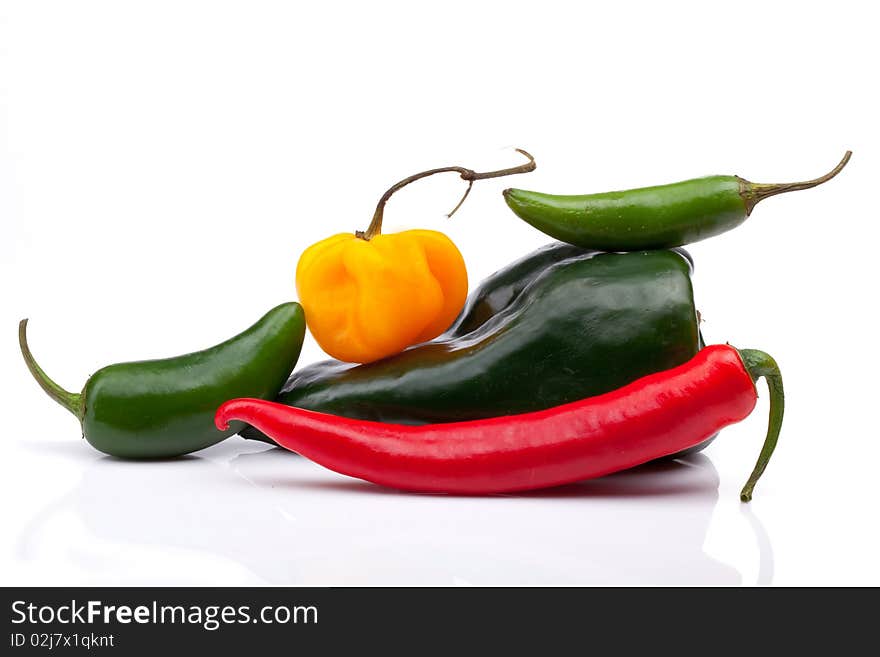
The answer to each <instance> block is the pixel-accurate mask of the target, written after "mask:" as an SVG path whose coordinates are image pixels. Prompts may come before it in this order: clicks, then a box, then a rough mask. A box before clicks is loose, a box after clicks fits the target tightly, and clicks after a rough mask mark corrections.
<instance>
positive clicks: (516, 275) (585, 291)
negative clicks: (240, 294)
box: [242, 243, 701, 440]
mask: <svg viewBox="0 0 880 657" xmlns="http://www.w3.org/2000/svg"><path fill="white" fill-rule="evenodd" d="M690 273H691V269H690V263H689V262H688V260H687V259H686V258H685V257H683V252H681V253H676V252H673V251H652V252H641V253H627V254H616V253H596V252H593V251H585V250H583V249H580V248H578V247H572V246H569V245H566V244H559V243H557V244H554V245H551V246H549V247H546V248H544V249H540V250H538V251H537V252H535V253H533V254H531V255H530V256H528V257H526V258H524V259H522V260H520V261H518V262H516V263H514V264H512V265H510V266H509V267H507V268H506V269H503V270H501V271H499V272H497V273H496V274H493V275H492V276H491V277H489V279H487V280H486V281H485V282H484V283H483V284H482V285H481V286H480V287H479V288H478V289H477V290H476V291H474V292H473V293H472V294H471V296H470V298H469V301H468V303H467V304H466V306H465V309H464V311H463V312H462V314H461V316H460V317H459V319H458V320H457V321H456V322H455V323H454V325H453V326H452V328H450V329H449V331H447V332H446V333H445V334H443V335H442V336H440V337H438V338H436V339H435V340H433V341H431V342H427V343H423V344H421V345H415V346H413V347H410V348H409V349H406V350H405V351H403V352H401V353H399V354H397V355H395V356H391V357H389V358H385V359H383V360H380V361H376V362H373V363H368V364H365V365H352V364H349V363H341V362H339V361H333V360H331V361H325V362H321V363H317V364H314V365H311V366H308V367H305V368H303V369H301V370H299V371H297V372H295V373H294V374H293V376H292V377H291V378H290V380H289V381H288V383H287V385H286V386H285V387H284V390H283V391H282V392H281V394H280V395H279V396H278V397H277V401H280V402H282V403H284V404H288V405H290V406H297V407H300V408H305V409H311V410H315V411H322V412H325V413H332V414H336V415H341V416H345V417H350V418H356V419H365V420H377V421H383V422H395V423H402V424H424V423H430V422H453V421H460V420H471V419H480V418H487V417H492V416H498V415H511V414H516V413H525V412H528V411H534V410H540V409H545V408H550V407H552V406H557V405H559V404H563V403H566V402H569V401H574V400H576V399H582V398H585V397H590V396H593V395H597V394H600V393H603V392H608V391H610V390H614V389H616V388H619V387H621V386H623V385H625V384H627V383H630V382H632V381H634V380H635V379H637V378H639V377H641V376H644V375H646V374H649V373H653V372H657V371H660V370H665V369H669V368H671V367H675V366H676V365H680V364H682V363H684V362H686V361H687V360H688V359H690V358H691V357H692V356H694V354H696V352H697V351H698V350H699V348H700V346H701V343H700V334H699V328H698V321H697V313H696V309H695V306H694V298H693V289H692V287H691V279H690ZM242 435H243V436H244V437H246V438H256V439H261V440H265V437H264V436H263V435H262V434H261V433H260V432H258V431H256V430H255V429H253V428H250V427H249V428H248V429H246V430H245V431H244V432H243V433H242Z"/></svg>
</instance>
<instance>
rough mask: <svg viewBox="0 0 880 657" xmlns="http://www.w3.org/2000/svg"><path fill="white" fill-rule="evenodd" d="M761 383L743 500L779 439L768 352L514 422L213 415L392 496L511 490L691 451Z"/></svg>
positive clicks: (284, 412)
mask: <svg viewBox="0 0 880 657" xmlns="http://www.w3.org/2000/svg"><path fill="white" fill-rule="evenodd" d="M758 376H766V377H767V380H768V385H769V387H770V392H771V402H770V405H771V420H770V423H769V427H768V431H767V438H766V440H765V444H764V448H763V450H762V452H761V456H760V458H759V459H758V463H757V465H756V466H755V470H754V472H753V473H752V476H751V477H750V478H749V482H748V483H747V484H746V486H745V488H743V491H742V493H741V499H742V500H743V501H748V500H750V499H751V496H752V490H753V488H754V485H755V483H756V482H757V480H758V478H759V477H760V476H761V474H762V473H763V471H764V468H765V467H766V465H767V462H768V461H769V459H770V456H771V454H772V453H773V450H774V449H775V446H776V442H777V439H778V436H779V430H780V428H781V425H782V413H783V404H784V396H783V390H782V378H781V375H780V374H779V369H778V367H777V366H776V363H775V362H774V361H773V359H772V358H770V356H768V355H767V354H765V353H763V352H758V351H754V350H745V351H743V353H742V355H741V354H740V352H738V351H737V350H736V349H734V348H733V347H730V346H727V345H713V346H711V347H706V348H705V349H703V350H702V351H701V352H700V353H699V354H697V355H696V356H694V357H693V358H692V359H691V360H689V361H688V362H687V363H684V364H682V365H680V366H678V367H675V368H672V369H670V370H668V371H664V372H657V373H654V374H650V375H648V376H645V377H643V378H640V379H638V380H636V381H634V382H632V383H630V384H628V385H626V386H624V387H622V388H620V389H617V390H614V391H611V392H608V393H605V394H603V395H599V396H596V397H592V398H588V399H584V400H579V401H575V402H571V403H569V404H564V405H562V406H557V407H554V408H550V409H546V410H543V411H536V412H532V413H525V414H522V415H511V416H506V417H493V418H488V419H484V420H471V421H467V422H456V423H452V424H428V425H421V426H410V425H400V424H384V423H379V422H370V421H365V420H352V419H349V418H343V417H338V416H333V415H327V414H324V413H315V412H313V411H307V410H303V409H299V408H291V407H289V406H284V405H281V404H277V403H273V402H267V401H261V400H254V399H238V400H232V401H229V402H226V403H225V404H223V406H221V407H220V408H219V409H218V411H217V416H216V422H217V426H218V428H221V429H222V428H225V427H226V426H227V423H228V422H229V421H230V420H231V419H238V420H244V421H245V422H248V423H249V424H252V425H254V426H256V427H259V428H260V429H261V430H263V431H264V432H266V433H267V434H268V435H270V436H272V437H273V438H274V439H275V440H276V441H277V442H278V443H279V444H280V445H282V446H283V447H286V448H287V449H290V450H294V451H296V452H297V453H299V454H302V455H303V456H305V457H307V458H309V459H311V460H312V461H315V462H316V463H318V464H320V465H323V466H324V467H326V468H329V469H331V470H334V471H336V472H339V473H341V474H344V475H348V476H351V477H357V478H360V479H365V480H366V481H371V482H373V483H376V484H380V485H382V486H388V487H390V488H396V489H399V490H405V491H417V492H432V493H453V494H471V495H473V494H475V495H481V494H491V493H510V492H516V491H526V490H534V489H540V488H547V487H550V486H559V485H562V484H569V483H574V482H576V481H581V480H584V479H590V478H593V477H600V476H602V475H606V474H609V473H611V472H617V471H619V470H624V469H626V468H631V467H633V466H636V465H639V464H641V463H646V462H647V461H650V460H653V459H657V458H659V457H662V456H664V455H667V454H671V453H674V452H678V451H681V450H685V449H687V448H689V447H692V446H694V445H697V444H699V443H701V442H703V441H704V440H706V439H707V438H708V437H709V436H711V435H712V434H714V433H716V432H717V431H719V430H720V429H722V428H723V427H725V426H727V425H730V424H733V423H735V422H739V421H740V420H742V419H744V418H745V417H747V416H748V415H749V414H750V413H751V412H752V409H753V408H754V407H755V403H756V400H757V392H756V390H755V383H754V381H755V379H756V378H757V377H758Z"/></svg>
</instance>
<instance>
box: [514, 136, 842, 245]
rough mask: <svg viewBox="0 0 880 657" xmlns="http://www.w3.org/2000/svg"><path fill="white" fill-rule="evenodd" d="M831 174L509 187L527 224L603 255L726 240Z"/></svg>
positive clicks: (518, 211)
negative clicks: (778, 200)
mask: <svg viewBox="0 0 880 657" xmlns="http://www.w3.org/2000/svg"><path fill="white" fill-rule="evenodd" d="M850 155H851V153H850V151H847V153H846V155H845V156H844V158H843V160H841V162H840V163H839V164H838V165H837V166H836V167H835V168H834V169H833V170H832V171H830V172H829V173H827V174H825V175H824V176H821V177H819V178H816V179H814V180H808V181H805V182H799V183H779V184H762V183H752V182H749V181H748V180H744V179H743V178H740V177H739V176H708V177H705V178H695V179H693V180H685V181H683V182H677V183H672V184H669V185H659V186H656V187H643V188H639V189H630V190H625V191H617V192H605V193H601V194H585V195H573V196H567V195H555V194H543V193H541V192H531V191H526V190H523V189H506V190H504V192H503V193H504V200H505V201H506V202H507V205H508V207H510V209H511V210H513V212H514V214H516V215H517V216H518V217H519V218H520V219H523V220H524V221H526V222H527V223H529V224H531V225H532V226H534V227H535V228H537V229H538V230H540V231H541V232H543V233H546V234H547V235H550V236H551V237H555V238H556V239H558V240H562V241H563V242H568V243H569V244H575V245H578V246H581V247H584V248H590V249H599V250H602V251H639V250H643V249H665V248H670V247H674V246H682V245H685V244H691V243H693V242H698V241H700V240H704V239H706V238H708V237H713V236H715V235H719V234H721V233H724V232H726V231H728V230H731V229H733V228H735V227H737V226H738V225H740V224H741V223H743V222H744V221H745V220H746V219H747V218H748V217H749V215H750V214H751V212H752V209H753V208H754V207H755V205H756V204H757V203H758V202H759V201H761V200H762V199H765V198H767V197H769V196H774V195H776V194H782V193H784V192H790V191H795V190H799V189H808V188H810V187H815V186H816V185H820V184H822V183H824V182H826V181H827V180H830V179H831V178H833V177H834V176H836V175H837V174H838V173H839V172H840V171H841V169H843V167H844V166H846V163H847V162H848V161H849V158H850Z"/></svg>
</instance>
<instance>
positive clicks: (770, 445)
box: [739, 349, 785, 502]
mask: <svg viewBox="0 0 880 657" xmlns="http://www.w3.org/2000/svg"><path fill="white" fill-rule="evenodd" d="M739 355H740V356H741V357H742V359H743V363H744V364H745V366H746V371H747V372H748V373H749V374H750V375H751V377H752V381H754V382H755V383H757V381H758V379H759V378H761V377H764V379H765V380H766V381H767V389H768V390H769V391H770V419H769V422H768V424H767V437H766V438H765V439H764V446H763V447H762V448H761V454H760V455H759V456H758V462H757V463H755V469H754V470H753V471H752V474H751V476H750V477H749V480H748V481H747V482H746V485H745V486H743V489H742V492H741V493H740V494H739V498H740V500H742V501H743V502H749V501H751V499H752V492H753V491H754V489H755V484H756V483H758V479H760V478H761V475H762V474H764V470H765V468H766V467H767V463H769V462H770V457H771V456H772V455H773V450H775V449H776V443H777V441H778V440H779V431H780V430H781V429H782V415H783V413H784V411H785V391H784V390H783V388H782V373H781V372H780V371H779V365H777V364H776V361H775V360H774V359H773V357H772V356H771V355H770V354H767V353H765V352H763V351H758V350H757V349H740V350H739Z"/></svg>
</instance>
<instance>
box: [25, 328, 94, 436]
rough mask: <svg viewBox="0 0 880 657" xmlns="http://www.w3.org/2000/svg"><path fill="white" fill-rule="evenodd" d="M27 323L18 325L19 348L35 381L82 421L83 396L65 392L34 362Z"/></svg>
mask: <svg viewBox="0 0 880 657" xmlns="http://www.w3.org/2000/svg"><path fill="white" fill-rule="evenodd" d="M27 323H28V321H27V320H26V319H23V320H21V321H20V322H19V323H18V346H19V347H21V355H22V356H24V362H25V364H27V367H28V369H29V370H30V371H31V374H32V375H33V377H34V379H36V381H37V383H39V384H40V387H41V388H42V389H43V390H45V391H46V394H47V395H49V396H50V397H51V398H52V399H54V400H55V401H56V402H58V403H59V404H61V405H62V406H63V407H64V408H66V409H67V410H68V411H70V412H71V413H73V414H74V415H76V417H78V418H79V419H80V420H82V418H83V408H82V395H79V394H77V393H75V392H69V391H67V390H65V389H64V388H62V387H61V386H60V385H58V384H57V383H55V382H54V381H53V380H52V379H50V378H49V375H48V374H46V373H45V372H44V371H43V368H41V367H40V366H39V365H37V361H36V360H34V356H33V354H31V350H30V347H28V342H27Z"/></svg>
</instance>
